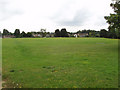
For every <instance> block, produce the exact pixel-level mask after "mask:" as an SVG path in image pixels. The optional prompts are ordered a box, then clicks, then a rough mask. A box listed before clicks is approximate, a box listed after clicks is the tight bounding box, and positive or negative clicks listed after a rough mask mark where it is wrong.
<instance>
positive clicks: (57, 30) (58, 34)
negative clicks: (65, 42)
mask: <svg viewBox="0 0 120 90" xmlns="http://www.w3.org/2000/svg"><path fill="white" fill-rule="evenodd" d="M60 36H61V33H60V31H59V29H56V30H55V37H60Z"/></svg>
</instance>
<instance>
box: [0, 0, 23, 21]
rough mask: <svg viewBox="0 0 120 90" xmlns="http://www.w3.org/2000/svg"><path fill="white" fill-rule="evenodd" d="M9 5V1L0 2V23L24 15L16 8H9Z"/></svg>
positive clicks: (2, 0) (1, 0) (0, 0)
mask: <svg viewBox="0 0 120 90" xmlns="http://www.w3.org/2000/svg"><path fill="white" fill-rule="evenodd" d="M9 4H10V2H9V0H0V21H4V20H6V19H9V18H11V17H13V16H15V15H18V14H22V12H21V11H20V10H18V9H16V8H9Z"/></svg>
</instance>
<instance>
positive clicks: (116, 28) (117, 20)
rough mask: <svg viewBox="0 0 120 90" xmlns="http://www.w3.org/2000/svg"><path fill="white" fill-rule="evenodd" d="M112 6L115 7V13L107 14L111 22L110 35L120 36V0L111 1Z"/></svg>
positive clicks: (111, 36) (109, 22) (106, 17)
mask: <svg viewBox="0 0 120 90" xmlns="http://www.w3.org/2000/svg"><path fill="white" fill-rule="evenodd" d="M110 6H111V7H112V8H113V9H114V14H110V16H105V19H106V20H107V23H108V24H109V27H108V29H109V37H110V38H120V1H115V2H114V3H111V4H110Z"/></svg>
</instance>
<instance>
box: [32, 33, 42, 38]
mask: <svg viewBox="0 0 120 90" xmlns="http://www.w3.org/2000/svg"><path fill="white" fill-rule="evenodd" d="M32 36H33V37H42V35H41V34H34V33H33V34H32Z"/></svg>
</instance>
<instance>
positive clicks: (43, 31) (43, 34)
mask: <svg viewBox="0 0 120 90" xmlns="http://www.w3.org/2000/svg"><path fill="white" fill-rule="evenodd" d="M40 33H41V34H42V37H45V36H46V29H41V30H40Z"/></svg>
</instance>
